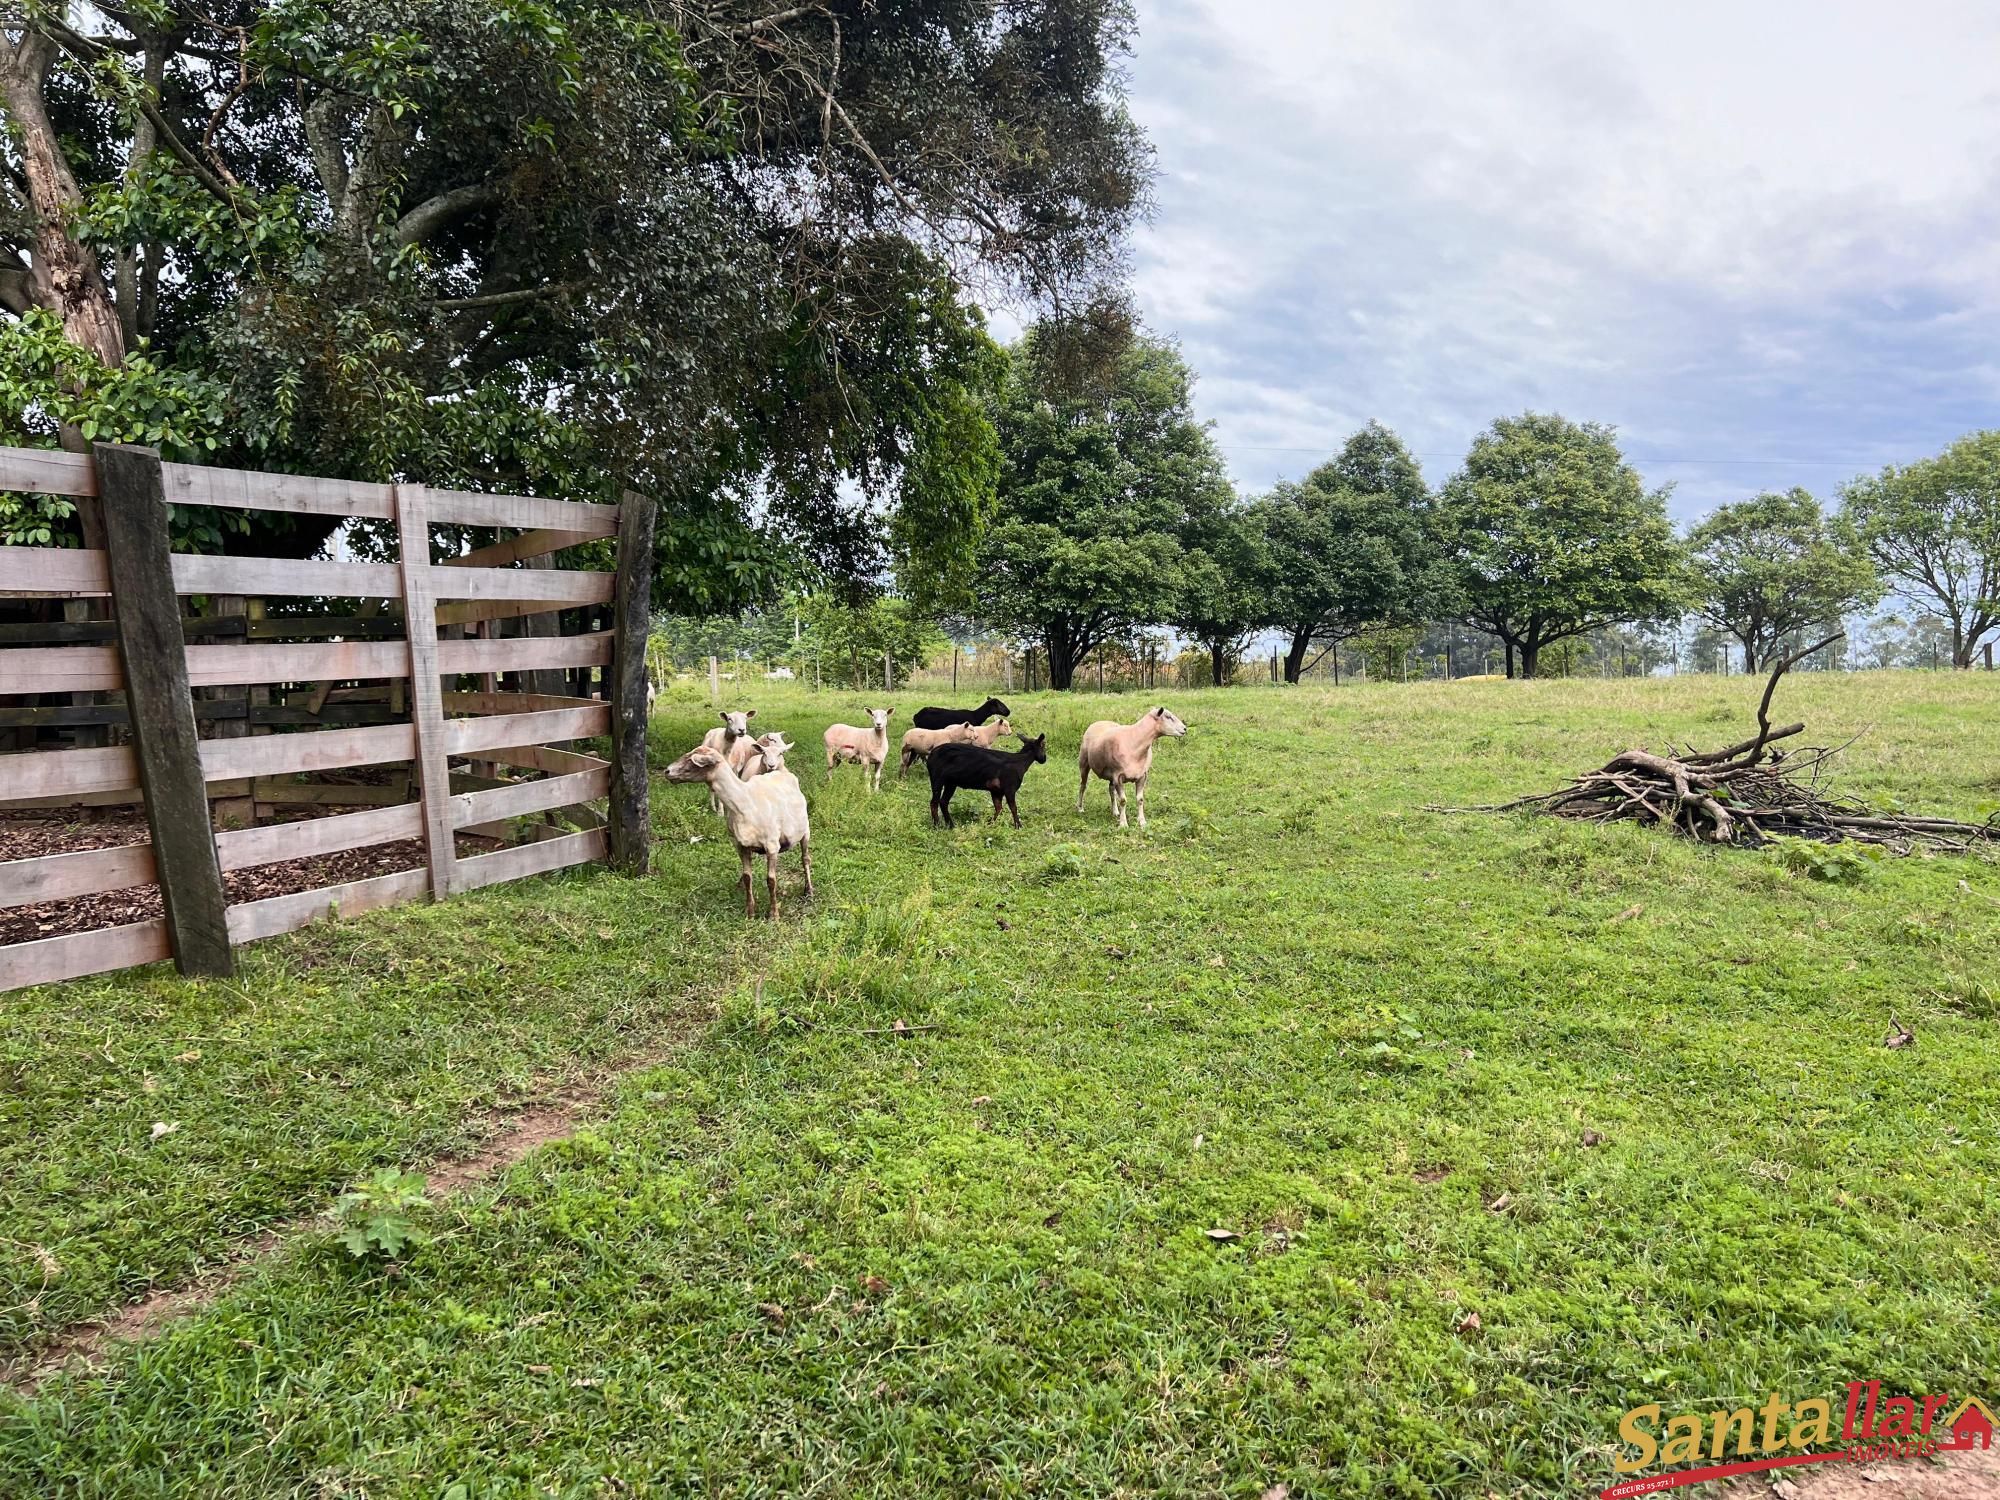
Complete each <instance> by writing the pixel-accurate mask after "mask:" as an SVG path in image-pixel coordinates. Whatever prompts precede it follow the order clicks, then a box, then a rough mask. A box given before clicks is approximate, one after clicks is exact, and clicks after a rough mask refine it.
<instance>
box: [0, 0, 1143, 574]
mask: <svg viewBox="0 0 2000 1500" xmlns="http://www.w3.org/2000/svg"><path fill="white" fill-rule="evenodd" d="M16 15H17V19H16V20H15V21H14V22H13V23H11V24H10V25H9V26H8V27H7V29H6V30H5V33H4V36H0V106H4V109H5V112H6V117H7V124H8V125H9V127H10V131H9V134H8V138H7V142H6V145H5V146H4V155H5V166H6V168H7V170H6V171H5V172H4V173H0V308H4V309H5V310H6V312H7V313H8V314H11V318H12V321H11V323H10V324H9V326H7V327H6V329H5V330H4V332H3V333H0V426H4V427H5V428H6V429H7V430H6V432H5V434H4V435H5V437H6V438H7V439H9V440H11V441H15V442H30V443H51V442H56V441H62V442H64V443H66V444H68V445H71V446H74V445H76V444H78V443H81V442H83V441H85V440H88V439H90V438H92V437H102V436H111V437H118V438H128V439H138V440H141V441H147V442H153V443H157V444H159V445H160V446H161V447H162V448H163V449H165V450H167V451H168V453H169V454H170V456H173V457H179V458H189V457H202V458H205V459H207V460H208V461H211V462H222V463H230V464H239V465H243V466H246V467H264V468H279V469H298V470H308V471H311V472H315V473H322V474H329V475H336V476H349V477H360V478H371V479H381V478H393V477H399V476H403V475H410V476H414V477H419V478H422V479H425V480H428V481H431V482H434V483H442V484H456V485H463V486H468V487H476V488H492V487H498V488H510V489H513V488H533V489H536V490H540V491H543V492H546V493H552V494H574V495H582V494H593V495H594V494H597V493H600V492H601V491H602V490H603V489H605V488H615V487H616V486H619V485H630V486H635V487H638V488H641V489H643V490H645V491H647V492H649V493H652V494H655V495H657V496H659V497H660V498H661V500H662V502H663V503H664V504H665V505H666V506H667V514H666V516H665V517H664V518H663V519H664V521H665V524H664V525H663V526H662V527H661V529H660V534H661V536H662V539H663V540H662V547H663V550H664V551H665V552H666V553H667V554H668V556H667V562H668V564H669V566H668V567H667V569H666V570H665V572H664V573H663V576H665V577H667V578H670V579H680V580H682V581H683V582H684V583H686V584H687V585H688V586H689V587H692V588H695V589H696V590H697V592H698V593H700V594H701V597H700V599H699V601H698V602H701V603H703V604H705V605H720V604H723V603H726V602H728V600H729V598H730V597H731V595H732V594H733V593H736V592H741V591H743V590H744V589H747V590H749V591H753V592H754V591H755V590H756V589H758V588H761V587H766V586H768V583H769V581H770V579H769V574H768V572H767V571H761V570H760V569H759V567H758V566H757V564H756V557H757V555H758V553H759V548H758V546H757V545H756V542H757V538H756V535H755V534H754V532H753V528H752V525H751V518H752V517H753V516H757V517H759V518H760V519H762V520H764V521H767V522H768V523H769V525H770V526H771V527H773V528H775V529H777V530H779V531H782V532H783V533H784V535H785V536H786V537H787V539H788V540H792V541H795V542H796V543H797V544H798V550H799V551H800V553H801V554H802V556H803V557H804V558H805V560H806V561H807V563H808V564H810V565H811V566H812V567H814V568H815V569H817V570H820V571H824V572H830V573H834V574H839V575H845V576H850V577H852V576H857V575H869V574H873V573H879V572H880V571H881V570H882V568H883V567H884V566H885V565H886V562H887V560H888V559H887V554H886V552H885V530H886V528H885V527H884V526H883V525H882V521H883V518H884V517H885V515H893V514H894V513H895V512H896V511H897V510H898V509H899V508H906V509H907V510H908V511H909V512H910V516H909V518H908V520H907V521H906V524H904V525H903V526H902V527H901V529H900V532H899V538H900V540H899V542H898V544H897V548H896V551H897V554H898V556H899V557H901V556H904V555H908V554H910V553H911V552H912V550H913V549H916V548H927V549H928V552H929V559H930V561H932V562H937V563H940V564H941V565H942V566H945V567H947V568H948V567H949V566H950V563H951V559H950V557H949V556H948V555H947V554H948V551H949V548H948V545H947V544H948V543H949V541H950V540H951V539H952V538H954V537H959V538H965V537H967V536H968V535H969V531H970V530H971V529H972V527H973V526H974V525H976V521H977V518H978V514H979V511H980V508H981V504H982V501H981V480H980V473H981V469H982V465H984V464H986V460H985V458H984V457H983V456H982V452H983V448H982V441H981V439H980V436H979V433H978V432H977V430H976V425H977V424H976V423H974V422H970V421H969V420H968V418H969V414H976V413H977V412H978V411H979V410H980V407H979V403H978V400H977V397H976V394H975V391H976V387H977V384H978V379H977V371H978V368H979V367H980V365H981V364H982V362H983V361H984V360H986V359H987V357H988V354H987V350H988V348H989V347H990V346H988V344H987V341H986V340H985V338H984V335H983V333H982V332H981V329H980V327H979V319H978V316H977V314H976V313H975V312H974V311H973V310H972V309H971V306H970V301H969V297H968V293H967V287H968V286H969V285H972V284H975V283H976V284H978V285H980V286H984V287H992V286H997V287H1000V288H1005V289H1011V290H1014V291H1017V292H1020V293H1024V294H1026V295H1028V296H1029V297H1031V298H1033V297H1047V298H1061V299H1064V300H1069V299H1072V298H1075V297H1078V296H1080V295H1082V294H1083V292H1084V291H1085V290H1086V289H1088V288H1090V287H1093V286H1094V285H1096V284H1097V282H1098V281H1099V280H1100V279H1101V278H1102V277H1103V276H1105V275H1106V274H1107V273H1109V272H1112V271H1114V270H1115V265H1116V259H1117V246H1118V242H1119V239H1120V236H1121V234H1122V231H1123V230H1124V228H1125V226H1126V225H1127V223H1128V222H1129V220H1130V218H1131V215H1132V214H1133V212H1134V211H1135V209H1136V208H1137V207H1138V205H1139V204H1140V201H1141V199H1142V196H1143V192H1144V185H1145V177H1146V173H1147V162H1146V156H1145V149H1144V145H1143V141H1142V139H1141V138H1140V136H1139V133H1138V131H1137V129H1136V127H1135V126H1134V125H1133V124H1132V122H1131V120H1130V118H1129V117H1128V116H1127V114H1126V112H1125V110H1124V107H1123V102H1122V97H1121V84H1120V75H1119V72H1118V67H1119V59H1120V55H1121V53H1122V52H1123V51H1124V49H1125V48H1126V46H1127V44H1128V42H1129V38H1130V35H1131V29H1132V19H1131V15H1130V11H1129V8H1128V6H1127V4H1126V3H1125V0H909V3H903V4H897V5H892V6H884V5H880V4H877V3H874V0H825V3H819V4H805V5H795V4H789V3H786V0H701V3H696V0H650V3H618V0H351V3H347V4H343V5H340V6H327V5H323V4H318V3H313V0H261V3H242V0H238V3H230V0H222V3H219V4H208V5H195V4H191V3H186V0H149V3H148V4H146V5H143V6H130V7H127V6H98V7H85V6H82V5H75V6H71V5H66V4H63V3H47V0H43V3H34V4H30V5H27V6H25V7H23V8H19V9H17V12H16ZM986 488H987V489H988V490H989V491H990V483H988V484H987V486H986ZM85 519H86V520H87V518H85ZM240 524H243V521H242V518H240V517H237V518H216V517H208V518H201V517H183V518H182V525H183V530H184V532H185V536H184V541H185V542H187V543H189V544H196V545H211V546H220V545H225V544H226V543H227V542H228V540H229V539H228V538H227V537H226V536H224V535H223V534H222V531H221V530H220V528H221V527H223V526H227V525H240ZM76 527H77V519H76V518H74V517H72V515H71V514H70V511H69V505H68V503H67V502H64V501H57V500H50V501H46V502H41V503H40V504H39V505H37V506H35V507H32V508H30V509H23V508H22V507H20V506H18V505H14V506H11V507H9V508H6V509H0V531H7V532H12V533H14V534H15V535H16V537H17V538H22V539H25V538H26V537H27V536H29V535H39V534H41V533H47V534H48V535H49V538H50V539H51V540H55V541H62V540H64V539H66V538H67V539H74V538H75V536H76ZM322 540H323V536H322V535H321V534H319V533H315V532H313V531H311V530H301V531H297V532H295V533H294V535H293V537H292V545H293V546H294V547H295V549H296V550H300V551H309V550H311V549H312V548H313V547H315V546H317V545H319V544H320V542H321V541H322ZM268 545H270V539H269V538H260V546H268Z"/></svg>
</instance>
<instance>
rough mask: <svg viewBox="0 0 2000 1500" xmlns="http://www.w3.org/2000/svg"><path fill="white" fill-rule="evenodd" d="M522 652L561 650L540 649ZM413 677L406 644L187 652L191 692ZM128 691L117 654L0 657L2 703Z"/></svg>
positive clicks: (8, 653) (47, 649)
mask: <svg viewBox="0 0 2000 1500" xmlns="http://www.w3.org/2000/svg"><path fill="white" fill-rule="evenodd" d="M176 635H178V632H176ZM461 644H464V645H493V646H505V645H513V644H515V643H514V642H511V641H467V642H463V643H461ZM520 644H523V645H550V644H556V643H554V642H540V641H537V642H521V643H520ZM409 670H410V658H409V652H408V651H407V650H406V649H405V647H404V646H403V643H402V642H401V641H312V642H300V643H297V644H291V645H244V646H189V647H188V648H187V654H186V672H187V680H188V682H189V684H190V685H191V686H193V687H230V686H242V685H246V684H251V683H266V682H323V681H325V680H327V679H328V678H332V679H333V680H335V681H338V682H350V681H352V682H363V681H373V680H376V679H381V678H391V677H403V676H406V675H407V674H408V673H409ZM465 670H468V671H469V670H473V669H472V668H467V669H465ZM503 670H504V669H503ZM124 685H125V677H124V673H123V672H122V671H121V670H120V668H119V662H118V653H117V652H116V651H115V650H113V649H112V648H111V647H108V646H15V647H10V648H7V649H5V650H0V695H5V694H9V693H71V692H95V691H107V690H111V689H116V688H121V687H123V686H124Z"/></svg>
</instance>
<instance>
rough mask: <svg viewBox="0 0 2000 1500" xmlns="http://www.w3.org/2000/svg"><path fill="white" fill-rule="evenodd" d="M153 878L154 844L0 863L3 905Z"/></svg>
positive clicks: (57, 898)
mask: <svg viewBox="0 0 2000 1500" xmlns="http://www.w3.org/2000/svg"><path fill="white" fill-rule="evenodd" d="M528 784H529V785H534V784H535V783H532V782H530V783H528ZM152 879H153V846H152V845H151V844H124V845H121V846H120V847H118V848H116V849H79V850H77V851H76V852H75V853H72V854H44V855H42V856H41V857H40V858H38V859H10V860H7V861H6V862H5V863H0V907H8V906H29V905H32V904H33V903H35V902H37V901H61V900H64V899H66V898H68V897H70V896H91V895H95V894H96V893H97V892H99V891H119V890H123V889H124V888H125V887H126V886H128V885H145V884H147V883H148V882H150V881H151V880H152Z"/></svg>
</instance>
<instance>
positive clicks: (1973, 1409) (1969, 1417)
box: [1938, 1396, 2000, 1452]
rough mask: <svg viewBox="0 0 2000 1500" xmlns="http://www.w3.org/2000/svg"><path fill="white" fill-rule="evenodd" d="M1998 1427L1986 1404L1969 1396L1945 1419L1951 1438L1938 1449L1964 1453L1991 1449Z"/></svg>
mask: <svg viewBox="0 0 2000 1500" xmlns="http://www.w3.org/2000/svg"><path fill="white" fill-rule="evenodd" d="M1996 1426H2000V1423H1996V1422H1995V1421H1994V1420H1993V1413H1992V1412H1990V1411H1988V1410H1987V1409H1986V1403H1985V1402H1984V1401H1981V1400H1980V1399H1979V1398H1978V1397H1977V1396H1967V1397H1966V1398H1965V1400H1964V1401H1962V1402H1961V1403H1960V1404H1959V1408H1958V1410H1957V1411H1955V1412H1953V1413H1952V1414H1951V1415H1950V1416H1948V1417H1946V1418H1945V1428H1946V1430H1947V1431H1948V1432H1950V1433H1951V1436H1950V1437H1949V1438H1947V1439H1946V1440H1945V1441H1944V1442H1941V1443H1939V1444H1938V1449H1939V1451H1941V1452H1962V1451H1964V1450H1966V1449H1970V1448H1991V1447H1992V1446H1993V1429H1994V1428H1995V1427H1996Z"/></svg>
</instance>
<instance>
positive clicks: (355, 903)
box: [227, 869, 430, 943]
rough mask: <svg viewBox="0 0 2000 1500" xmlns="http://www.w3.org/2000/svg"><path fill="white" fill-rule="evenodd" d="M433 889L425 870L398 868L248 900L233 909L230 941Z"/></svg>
mask: <svg viewBox="0 0 2000 1500" xmlns="http://www.w3.org/2000/svg"><path fill="white" fill-rule="evenodd" d="M429 890H430V876H429V875H428V874H427V873H426V872H425V871H423V870H421V869H417V870H397V871H396V872H394V873H393V874H389V875H372V876H370V877H369V878H367V879H366V880H350V881H349V882H348V883H347V884H346V885H333V886H327V887H325V888H324V889H322V890H317V891H299V892H297V893H295V894H293V895H290V896H271V897H269V898H267V899H265V900H263V901H246V902H244V903H243V904H242V905H240V906H232V907H230V908H229V912H228V918H227V920H228V922H229V941H230V942H232V943H249V942H254V941H256V940H257V939H258V938H267V937H276V936H277V935H278V934H279V933H281V932H294V931H296V930H297V929H299V928H301V927H304V926H305V925H306V924H307V923H309V922H317V921H319V920H320V919H321V918H323V917H353V916H359V915H360V914H361V913H362V912H364V911H376V910H379V909H380V908H382V907H385V906H400V905H402V904H403V903H404V902H406V901H420V900H422V899H423V897H424V895H425V894H426V893H427V892H428V891H429Z"/></svg>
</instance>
